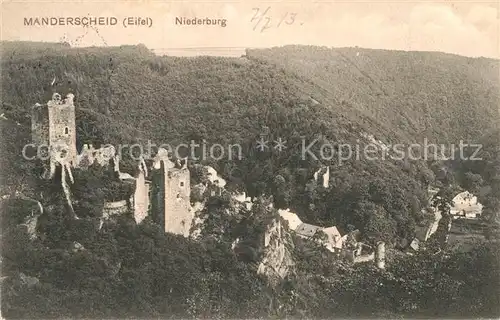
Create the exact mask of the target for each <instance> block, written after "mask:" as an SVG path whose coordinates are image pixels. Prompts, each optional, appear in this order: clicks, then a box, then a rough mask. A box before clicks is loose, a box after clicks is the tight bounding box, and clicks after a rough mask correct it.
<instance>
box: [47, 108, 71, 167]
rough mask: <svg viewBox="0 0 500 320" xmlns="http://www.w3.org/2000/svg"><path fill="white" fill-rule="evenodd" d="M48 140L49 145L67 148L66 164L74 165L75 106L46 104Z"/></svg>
mask: <svg viewBox="0 0 500 320" xmlns="http://www.w3.org/2000/svg"><path fill="white" fill-rule="evenodd" d="M48 109H49V140H50V144H51V145H56V144H63V145H66V146H67V152H68V154H67V156H66V159H67V161H68V162H70V163H72V164H73V165H76V156H77V152H76V124H75V106H74V105H73V104H72V103H64V104H56V103H54V104H50V103H49V104H48Z"/></svg>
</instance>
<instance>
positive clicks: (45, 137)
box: [31, 104, 49, 146]
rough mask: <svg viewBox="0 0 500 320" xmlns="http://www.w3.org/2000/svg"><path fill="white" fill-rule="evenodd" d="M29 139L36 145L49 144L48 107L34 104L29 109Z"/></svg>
mask: <svg viewBox="0 0 500 320" xmlns="http://www.w3.org/2000/svg"><path fill="white" fill-rule="evenodd" d="M31 140H32V141H33V143H34V144H35V145H36V146H39V145H48V144H49V109H48V108H47V106H46V105H39V104H37V105H35V106H34V107H33V108H32V109H31Z"/></svg>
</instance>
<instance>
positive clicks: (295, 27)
mask: <svg viewBox="0 0 500 320" xmlns="http://www.w3.org/2000/svg"><path fill="white" fill-rule="evenodd" d="M498 8H499V1H498V0H497V1H463V0H462V1H441V2H436V1H404V0H399V1H391V0H386V1H381V0H372V1H361V0H350V1H339V0H338V1H310V0H308V1H305V0H298V1H297V0H295V1H292V0H289V1H267V2H265V1H251V0H246V1H220V0H217V1H201V0H198V1H169V2H167V1H116V0H100V1H94V0H87V1H85V0H80V1H77V2H69V1H67V0H50V1H49V0H47V1H46V0H42V1H40V0H38V1H9V0H5V1H4V2H2V17H1V18H2V19H1V21H2V22H1V26H2V30H1V39H2V40H23V41H48V42H69V43H70V44H71V45H72V46H76V47H78V46H118V45H124V44H130V45H135V44H139V43H142V44H144V45H146V46H147V47H148V48H150V49H153V50H154V51H155V52H156V53H157V54H168V55H178V56H192V55H200V54H204V55H206V54H208V55H226V56H239V55H241V54H242V53H243V52H244V49H245V48H260V47H273V46H281V45H286V44H304V45H319V46H327V47H353V46H358V47H364V48H374V49H394V50H417V51H441V52H447V53H454V54H459V55H463V56H470V57H478V56H484V57H491V58H499V57H500V54H499V53H500V41H499V35H500V22H499V16H500V15H499V9H498ZM264 13H265V14H264ZM85 16H94V17H99V16H101V17H115V18H116V19H117V21H118V23H117V24H116V25H113V26H110V25H107V26H106V25H104V26H93V27H82V26H29V25H25V23H24V19H25V18H27V19H29V18H33V19H34V18H36V17H40V18H41V17H64V18H67V17H85ZM128 17H142V18H149V21H152V24H151V25H150V26H133V25H125V26H124V24H123V21H124V19H127V18H128ZM176 17H179V18H181V17H185V18H189V19H192V18H201V19H205V18H209V19H226V26H225V27H221V26H220V25H217V26H213V25H212V26H207V25H196V26H193V25H176V23H175V20H176Z"/></svg>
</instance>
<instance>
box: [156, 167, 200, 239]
mask: <svg viewBox="0 0 500 320" xmlns="http://www.w3.org/2000/svg"><path fill="white" fill-rule="evenodd" d="M163 169H164V174H165V179H164V183H165V184H164V186H165V187H164V210H165V211H164V217H165V220H164V223H165V232H171V233H175V234H181V235H184V236H188V235H189V229H190V228H191V224H192V222H193V218H194V214H193V212H192V211H191V210H190V209H191V204H190V195H191V184H190V175H189V170H188V169H175V168H164V167H163Z"/></svg>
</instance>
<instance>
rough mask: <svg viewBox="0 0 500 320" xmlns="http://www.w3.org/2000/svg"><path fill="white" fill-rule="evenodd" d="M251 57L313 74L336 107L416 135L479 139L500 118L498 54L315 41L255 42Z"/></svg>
mask: <svg viewBox="0 0 500 320" xmlns="http://www.w3.org/2000/svg"><path fill="white" fill-rule="evenodd" d="M246 56H247V57H248V58H249V59H252V60H257V61H265V62H269V63H272V64H274V65H277V66H280V67H282V68H284V69H285V70H287V71H290V72H293V73H294V74H296V75H299V76H300V77H301V78H302V79H304V80H308V81H310V82H311V83H313V84H314V86H315V87H316V92H315V94H318V96H319V97H328V98H329V99H330V100H327V101H328V103H330V107H331V108H338V106H337V105H336V104H339V103H340V104H342V105H346V106H348V109H355V110H359V111H360V112H362V113H363V114H366V115H369V116H370V117H373V118H375V119H377V120H378V121H380V122H381V123H382V124H383V125H384V127H385V128H387V129H389V130H394V131H396V132H398V133H400V134H402V135H403V136H405V137H408V138H409V139H412V140H416V141H421V139H423V138H428V139H429V140H430V141H435V142H448V143H453V142H457V141H459V140H460V139H463V140H466V141H470V140H472V141H477V140H478V139H479V137H481V136H482V134H484V133H487V132H488V131H489V130H491V129H492V128H498V126H499V123H500V121H499V119H500V110H499V104H498V101H499V97H500V94H499V92H500V87H499V86H500V85H499V81H498V76H499V64H498V60H494V59H487V58H466V57H461V56H457V55H453V54H446V53H439V52H404V51H389V50H370V49H361V48H341V49H329V48H324V47H315V46H285V47H280V48H272V49H262V50H250V49H249V50H247V54H246ZM325 102H326V101H325ZM325 104H327V103H325Z"/></svg>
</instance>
